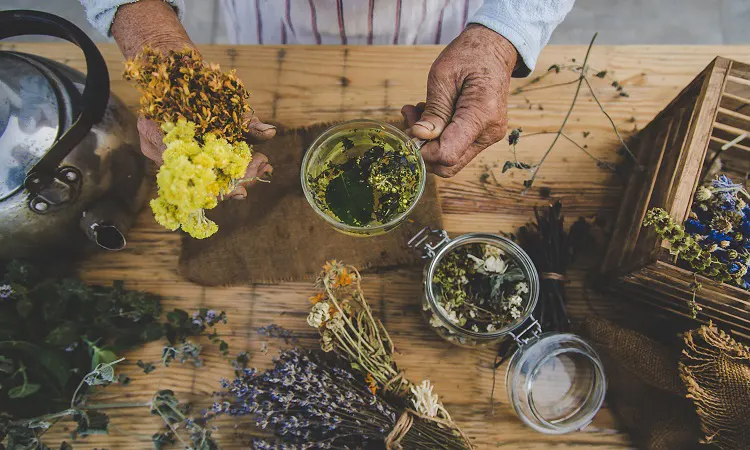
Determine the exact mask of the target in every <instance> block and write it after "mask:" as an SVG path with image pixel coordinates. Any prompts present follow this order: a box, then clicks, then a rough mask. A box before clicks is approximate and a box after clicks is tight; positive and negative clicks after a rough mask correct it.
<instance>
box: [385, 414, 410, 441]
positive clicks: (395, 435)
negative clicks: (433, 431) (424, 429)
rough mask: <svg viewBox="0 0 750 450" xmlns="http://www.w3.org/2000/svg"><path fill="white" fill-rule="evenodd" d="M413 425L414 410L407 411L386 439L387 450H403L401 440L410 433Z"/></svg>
mask: <svg viewBox="0 0 750 450" xmlns="http://www.w3.org/2000/svg"><path fill="white" fill-rule="evenodd" d="M413 423H414V417H413V416H412V410H410V409H407V410H405V411H404V412H403V413H401V416H399V418H398V420H397V421H396V425H394V426H393V429H392V430H391V432H390V433H388V436H387V437H386V438H385V448H386V449H387V450H403V447H402V446H401V440H402V439H403V438H404V437H406V434H407V433H409V430H410V429H411V425H412V424H413Z"/></svg>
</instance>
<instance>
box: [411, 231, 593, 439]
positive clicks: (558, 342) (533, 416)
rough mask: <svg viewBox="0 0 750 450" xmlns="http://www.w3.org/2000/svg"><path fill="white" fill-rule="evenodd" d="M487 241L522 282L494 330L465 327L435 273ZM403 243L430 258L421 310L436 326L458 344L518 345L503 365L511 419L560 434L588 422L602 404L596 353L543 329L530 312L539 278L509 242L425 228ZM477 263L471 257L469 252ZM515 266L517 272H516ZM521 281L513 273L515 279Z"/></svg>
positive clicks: (571, 336)
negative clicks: (510, 310) (518, 298)
mask: <svg viewBox="0 0 750 450" xmlns="http://www.w3.org/2000/svg"><path fill="white" fill-rule="evenodd" d="M476 244H479V245H482V246H490V247H491V248H495V249H499V253H500V254H501V255H503V258H505V260H506V261H507V262H508V263H510V264H509V266H512V267H515V268H517V269H520V273H522V274H523V280H524V282H525V284H526V287H527V288H528V289H526V287H524V289H523V291H521V292H519V293H520V294H522V300H523V301H522V303H521V305H518V308H517V311H516V312H515V313H514V315H513V316H512V317H511V316H509V317H511V318H510V320H508V321H507V322H505V323H504V324H503V326H502V327H500V328H497V329H490V330H489V331H486V330H478V329H476V328H475V329H473V330H472V329H467V328H466V327H465V326H463V325H465V323H464V324H462V323H461V322H462V321H460V320H457V318H456V316H455V314H452V312H451V311H447V310H446V307H445V306H444V305H443V304H441V301H442V299H441V297H440V296H441V294H442V292H441V290H440V288H439V287H438V286H436V285H435V281H434V279H435V276H436V273H437V271H438V268H439V267H440V264H441V262H442V261H444V260H445V258H446V257H447V256H448V255H451V253H453V252H456V251H457V250H459V249H461V248H462V247H465V246H471V245H476ZM409 246H410V247H412V248H415V249H416V250H418V251H420V252H421V253H422V256H423V258H425V259H429V260H430V261H429V262H428V263H427V265H426V266H425V269H424V293H423V297H422V311H423V313H424V316H425V319H426V320H427V322H428V323H429V324H430V326H431V327H432V328H433V329H434V330H435V332H436V333H437V334H438V335H440V336H441V337H443V338H444V339H446V340H447V341H449V342H451V343H454V344H456V345H460V346H463V347H481V346H490V345H494V344H497V343H499V342H501V341H503V340H505V339H513V340H514V341H515V342H516V344H517V345H518V349H517V350H516V351H515V353H514V354H513V356H512V357H511V359H510V363H509V364H508V370H507V372H506V377H505V386H506V390H507V393H508V398H509V400H510V403H511V405H512V407H513V409H514V411H515V413H516V415H518V417H519V418H520V419H521V420H522V421H523V422H524V423H526V424H527V425H529V426H530V427H532V428H533V429H535V430H536V431H539V432H542V433H547V434H562V433H568V432H571V431H577V430H580V429H582V428H584V427H585V426H587V425H588V424H589V423H591V421H592V420H593V418H594V416H595V415H596V413H597V412H598V411H599V409H600V408H601V406H602V403H603V402H604V394H605V392H606V378H605V376H604V368H603V366H602V363H601V360H600V359H599V356H598V355H597V353H596V351H595V350H594V349H593V348H592V347H591V346H590V345H589V344H588V343H586V342H585V341H584V340H583V339H582V338H580V337H579V336H576V335H574V334H570V333H557V332H547V333H543V332H542V329H541V326H540V325H539V322H538V321H537V320H536V319H534V317H533V315H532V313H533V311H534V307H535V306H536V303H537V300H538V297H539V276H538V274H537V271H536V268H535V267H534V264H533V262H532V261H531V258H530V257H529V256H528V254H526V252H524V251H523V249H522V248H521V247H519V246H518V245H517V244H515V243H514V242H512V241H510V240H508V239H506V238H504V237H502V236H497V235H494V234H485V233H469V234H465V235H462V236H459V237H457V238H455V239H450V238H448V234H447V233H446V232H445V231H443V230H430V229H428V228H425V229H424V230H422V231H421V232H420V233H418V234H417V235H416V236H414V238H412V239H411V240H410V241H409ZM469 258H471V259H473V260H475V262H478V258H476V257H474V256H469ZM516 272H518V270H516ZM518 279H520V277H518Z"/></svg>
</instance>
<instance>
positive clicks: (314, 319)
mask: <svg viewBox="0 0 750 450" xmlns="http://www.w3.org/2000/svg"><path fill="white" fill-rule="evenodd" d="M330 308H331V306H330V305H329V304H328V303H326V302H318V303H316V304H314V305H313V307H312V309H311V310H310V315H308V316H307V324H308V325H310V326H311V327H313V328H320V327H321V326H322V325H323V323H325V322H326V321H327V320H328V319H330V318H331V314H330V313H329V312H328V310H329V309H330Z"/></svg>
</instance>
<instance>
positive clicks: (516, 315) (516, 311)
mask: <svg viewBox="0 0 750 450" xmlns="http://www.w3.org/2000/svg"><path fill="white" fill-rule="evenodd" d="M510 316H511V317H512V318H514V319H518V318H519V317H521V311H520V310H519V309H518V308H513V309H511V310H510Z"/></svg>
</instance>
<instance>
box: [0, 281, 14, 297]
mask: <svg viewBox="0 0 750 450" xmlns="http://www.w3.org/2000/svg"><path fill="white" fill-rule="evenodd" d="M12 294H13V288H12V287H11V286H10V285H9V284H0V299H3V300H4V299H6V298H9V297H10V296H11V295H12Z"/></svg>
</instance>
